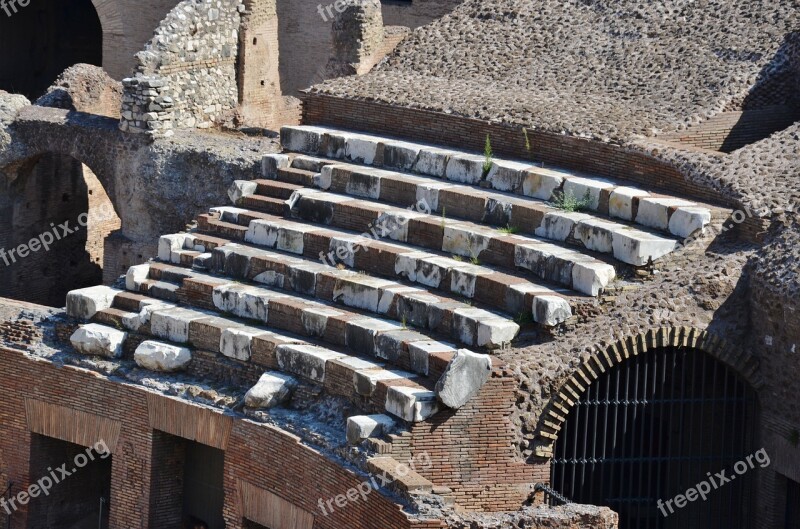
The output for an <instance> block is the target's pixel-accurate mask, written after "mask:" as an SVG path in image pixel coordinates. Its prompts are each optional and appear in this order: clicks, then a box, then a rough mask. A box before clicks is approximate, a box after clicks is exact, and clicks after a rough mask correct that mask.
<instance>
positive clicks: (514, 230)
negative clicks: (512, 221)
mask: <svg viewBox="0 0 800 529" xmlns="http://www.w3.org/2000/svg"><path fill="white" fill-rule="evenodd" d="M497 231H499V232H500V233H505V234H507V235H514V234H516V233H519V228H517V227H516V226H511V225H507V226H506V227H505V228H497Z"/></svg>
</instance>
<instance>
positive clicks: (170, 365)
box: [133, 340, 192, 373]
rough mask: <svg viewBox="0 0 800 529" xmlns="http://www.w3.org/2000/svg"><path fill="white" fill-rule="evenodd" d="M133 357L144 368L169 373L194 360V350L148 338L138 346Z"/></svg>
mask: <svg viewBox="0 0 800 529" xmlns="http://www.w3.org/2000/svg"><path fill="white" fill-rule="evenodd" d="M133 359H134V360H135V361H136V364H137V365H138V366H139V367H142V368H144V369H149V370H150V371H158V372H162V373H169V372H172V371H180V370H182V369H183V368H185V367H186V366H187V365H188V364H189V362H191V361H192V352H191V351H190V350H189V349H187V348H186V347H178V346H177V345H170V344H166V343H163V342H157V341H155V340H147V341H144V342H142V343H141V344H139V347H137V348H136V351H135V352H134V353H133Z"/></svg>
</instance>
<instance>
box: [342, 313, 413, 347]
mask: <svg viewBox="0 0 800 529" xmlns="http://www.w3.org/2000/svg"><path fill="white" fill-rule="evenodd" d="M400 330H403V327H402V325H400V324H397V323H394V322H390V321H386V320H378V319H375V318H362V319H358V320H352V321H349V322H347V329H346V333H347V336H346V341H347V346H348V347H349V348H350V349H351V350H352V351H354V352H356V353H359V354H363V355H367V356H377V355H378V341H377V336H378V334H380V333H382V332H388V331H400Z"/></svg>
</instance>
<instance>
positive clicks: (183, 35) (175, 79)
mask: <svg viewBox="0 0 800 529" xmlns="http://www.w3.org/2000/svg"><path fill="white" fill-rule="evenodd" d="M242 10H244V6H243V5H241V4H240V3H239V0H184V1H183V2H181V3H180V4H178V5H177V6H176V7H175V8H174V9H173V10H172V11H171V12H170V13H169V15H167V17H166V18H165V19H164V21H163V22H162V23H161V25H160V26H159V28H158V29H157V30H156V34H155V36H154V37H153V39H152V40H151V41H150V42H149V43H148V44H147V46H146V47H145V50H144V51H142V52H140V53H138V54H137V56H136V57H137V61H138V66H137V68H136V74H135V76H134V77H131V78H127V79H124V80H123V86H124V90H125V93H124V95H123V99H122V119H121V121H120V128H121V129H122V130H124V131H131V132H143V133H148V134H160V135H164V136H170V135H172V133H173V130H174V129H184V128H209V127H211V126H212V125H214V124H217V123H221V122H223V121H225V120H226V119H228V118H229V117H230V113H231V112H232V111H233V110H234V109H235V108H236V106H237V102H238V90H237V84H236V58H237V50H238V41H239V25H240V22H241V18H240V11H242Z"/></svg>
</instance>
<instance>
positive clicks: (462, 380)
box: [436, 349, 492, 409]
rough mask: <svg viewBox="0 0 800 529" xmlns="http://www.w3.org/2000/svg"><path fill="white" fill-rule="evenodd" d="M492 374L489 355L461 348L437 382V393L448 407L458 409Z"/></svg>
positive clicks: (475, 393) (476, 392)
mask: <svg viewBox="0 0 800 529" xmlns="http://www.w3.org/2000/svg"><path fill="white" fill-rule="evenodd" d="M491 374H492V359H491V358H490V357H489V356H488V355H484V354H478V353H473V352H472V351H469V350H467V349H459V350H458V352H456V355H455V356H454V357H453V359H452V360H451V361H450V363H449V364H448V365H447V368H446V369H445V371H444V373H443V374H442V377H441V378H440V379H439V381H438V382H437V383H436V395H437V397H439V400H440V401H441V402H442V404H444V405H445V406H447V407H448V408H452V409H458V408H460V407H462V406H463V405H464V404H466V403H467V402H469V400H470V399H472V398H473V397H474V396H475V395H477V394H478V392H479V391H480V389H481V388H482V387H483V385H484V384H485V383H486V381H487V380H489V376H490V375H491Z"/></svg>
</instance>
